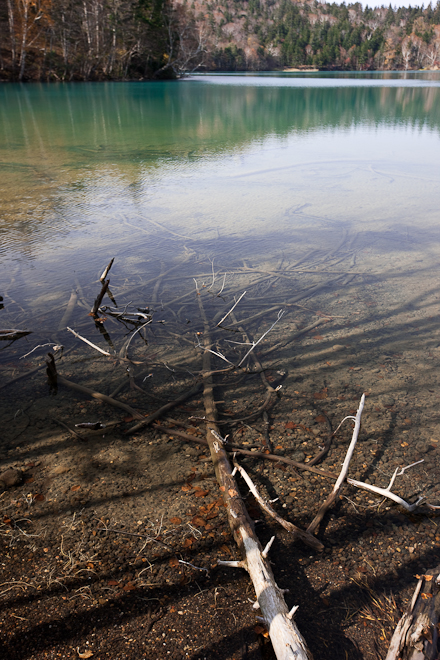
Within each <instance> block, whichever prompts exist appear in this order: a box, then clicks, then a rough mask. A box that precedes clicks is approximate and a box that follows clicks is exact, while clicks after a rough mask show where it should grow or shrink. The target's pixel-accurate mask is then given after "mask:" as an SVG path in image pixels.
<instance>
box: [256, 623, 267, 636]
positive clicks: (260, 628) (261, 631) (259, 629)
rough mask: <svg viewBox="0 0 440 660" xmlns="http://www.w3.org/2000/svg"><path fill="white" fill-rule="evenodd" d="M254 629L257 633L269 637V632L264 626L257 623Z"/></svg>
mask: <svg viewBox="0 0 440 660" xmlns="http://www.w3.org/2000/svg"><path fill="white" fill-rule="evenodd" d="M254 631H255V632H256V634H257V635H263V637H265V638H266V639H267V638H268V637H269V633H268V631H267V630H266V628H265V627H264V626H262V625H260V624H259V623H257V625H256V626H255V627H254Z"/></svg>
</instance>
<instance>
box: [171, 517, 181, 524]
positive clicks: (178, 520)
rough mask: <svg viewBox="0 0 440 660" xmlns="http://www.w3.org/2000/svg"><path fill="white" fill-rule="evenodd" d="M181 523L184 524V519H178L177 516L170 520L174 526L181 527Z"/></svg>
mask: <svg viewBox="0 0 440 660" xmlns="http://www.w3.org/2000/svg"><path fill="white" fill-rule="evenodd" d="M181 522H182V518H178V517H177V516H176V517H174V518H170V523H172V524H173V525H180V523H181Z"/></svg>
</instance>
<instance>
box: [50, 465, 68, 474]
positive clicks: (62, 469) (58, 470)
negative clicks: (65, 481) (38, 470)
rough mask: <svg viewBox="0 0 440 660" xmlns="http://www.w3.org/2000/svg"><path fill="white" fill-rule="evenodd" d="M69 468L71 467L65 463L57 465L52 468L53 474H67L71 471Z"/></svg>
mask: <svg viewBox="0 0 440 660" xmlns="http://www.w3.org/2000/svg"><path fill="white" fill-rule="evenodd" d="M69 470H70V468H68V467H66V466H65V465H57V467H54V469H53V470H52V474H54V475H57V474H65V473H66V472H69Z"/></svg>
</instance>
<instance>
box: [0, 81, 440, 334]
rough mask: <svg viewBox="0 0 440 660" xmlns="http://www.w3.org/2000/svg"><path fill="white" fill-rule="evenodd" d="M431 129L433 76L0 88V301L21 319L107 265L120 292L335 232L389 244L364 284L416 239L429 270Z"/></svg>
mask: <svg viewBox="0 0 440 660" xmlns="http://www.w3.org/2000/svg"><path fill="white" fill-rule="evenodd" d="M439 129H440V75H439V74H438V73H432V72H430V73H411V74H353V75H351V74H347V73H343V74H311V75H303V74H299V75H286V74H283V75H268V74H261V75H247V76H241V75H233V76H195V77H194V78H191V79H187V80H183V81H181V82H176V83H173V82H169V83H102V84H59V85H58V84H51V85H44V84H36V85H18V84H11V85H3V86H2V87H0V236H1V241H0V260H1V264H2V278H1V279H2V287H3V291H5V290H6V291H7V293H8V295H9V296H10V297H11V299H13V300H14V301H15V303H16V304H17V305H20V306H21V308H22V309H23V310H25V311H26V312H27V314H28V318H32V315H34V314H36V313H37V312H38V313H41V310H42V308H43V309H44V305H46V304H47V302H48V301H50V300H53V301H57V300H60V301H61V300H64V299H65V297H66V295H67V294H68V292H69V291H70V290H71V283H72V278H73V277H74V274H75V276H78V275H81V277H84V278H85V279H86V280H87V281H90V280H91V279H93V278H96V276H97V274H98V271H99V270H100V269H101V267H103V266H104V265H105V263H107V261H108V260H109V258H110V257H113V256H115V257H116V263H117V264H118V267H119V271H118V272H119V276H120V279H121V281H123V279H124V278H132V277H134V276H136V274H139V273H141V274H142V275H144V274H147V275H148V274H151V275H152V274H154V273H155V272H158V269H159V262H160V261H163V262H164V263H168V262H170V263H171V262H172V261H173V259H174V258H175V257H176V255H177V254H178V253H179V254H180V253H182V254H183V251H184V250H185V249H186V250H194V251H196V252H197V253H200V254H204V255H206V254H209V255H211V256H212V255H213V254H215V256H216V259H217V260H218V262H219V263H221V264H223V266H224V267H226V268H227V267H228V263H229V262H231V263H232V262H233V261H234V260H235V261H234V263H235V262H236V261H237V260H239V259H251V260H257V261H258V259H261V258H262V257H264V258H274V259H275V258H278V257H277V255H278V254H279V253H280V252H281V251H283V252H284V253H285V254H286V255H287V257H289V255H290V256H292V255H294V253H295V254H296V252H298V250H299V252H301V250H307V249H309V248H310V247H316V246H318V247H325V246H326V245H330V246H331V245H333V244H337V243H338V241H339V240H340V236H341V232H342V231H344V232H348V233H349V234H350V235H351V236H352V237H353V236H357V235H360V234H362V235H367V234H368V235H369V236H373V237H376V238H375V239H374V240H376V239H377V238H378V237H381V236H382V237H383V236H385V237H388V238H389V236H390V232H391V234H392V235H393V236H394V240H393V241H392V242H390V241H388V247H387V248H386V249H382V248H380V250H379V251H378V252H377V257H378V259H379V261H377V262H376V263H375V267H380V268H387V264H388V263H389V256H390V253H394V254H399V253H400V252H399V251H400V250H401V249H405V250H406V248H407V247H408V245H409V244H411V242H412V241H413V240H414V241H415V239H417V245H419V246H420V242H421V241H422V243H424V245H425V246H427V248H429V250H430V252H431V253H432V254H434V253H435V254H437V246H438V231H437V227H438V208H439V202H440V176H439V172H440V139H439V133H440V130H439ZM388 238H387V240H388ZM376 243H377V240H376ZM381 260H382V261H381ZM14 310H18V307H14V306H13V305H12V304H9V306H8V313H9V314H10V315H11V317H10V321H12V319H13V313H14ZM3 318H4V319H5V318H6V317H5V316H4V317H3Z"/></svg>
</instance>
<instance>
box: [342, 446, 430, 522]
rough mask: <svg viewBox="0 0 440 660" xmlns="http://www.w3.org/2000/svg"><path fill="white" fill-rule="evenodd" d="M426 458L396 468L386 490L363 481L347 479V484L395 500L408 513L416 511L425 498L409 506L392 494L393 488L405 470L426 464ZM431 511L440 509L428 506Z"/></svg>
mask: <svg viewBox="0 0 440 660" xmlns="http://www.w3.org/2000/svg"><path fill="white" fill-rule="evenodd" d="M424 460H425V459H424V458H422V459H421V460H420V461H416V462H415V463H411V465H407V466H406V467H403V468H398V467H397V468H396V469H395V470H394V474H393V476H392V477H391V481H390V483H389V484H388V486H387V487H386V488H379V486H372V485H371V484H366V483H364V482H363V481H356V479H347V482H348V483H349V484H351V485H352V486H356V488H362V489H363V490H367V491H369V492H370V493H375V494H376V495H382V497H387V498H388V499H390V500H394V502H397V504H400V506H403V508H404V509H406V510H407V511H409V512H411V511H415V510H416V509H417V508H418V507H419V506H420V504H421V503H422V502H423V501H424V500H425V498H424V497H422V496H420V497H418V499H417V502H414V504H409V503H408V502H406V501H405V500H404V499H403V498H402V497H399V495H396V494H395V493H392V492H391V488H392V487H393V484H394V481H395V480H396V477H400V476H402V474H404V472H405V470H408V469H409V468H412V467H414V465H418V464H419V463H423V462H424ZM427 506H429V507H430V508H431V509H438V508H440V507H436V506H433V505H432V504H427Z"/></svg>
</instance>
